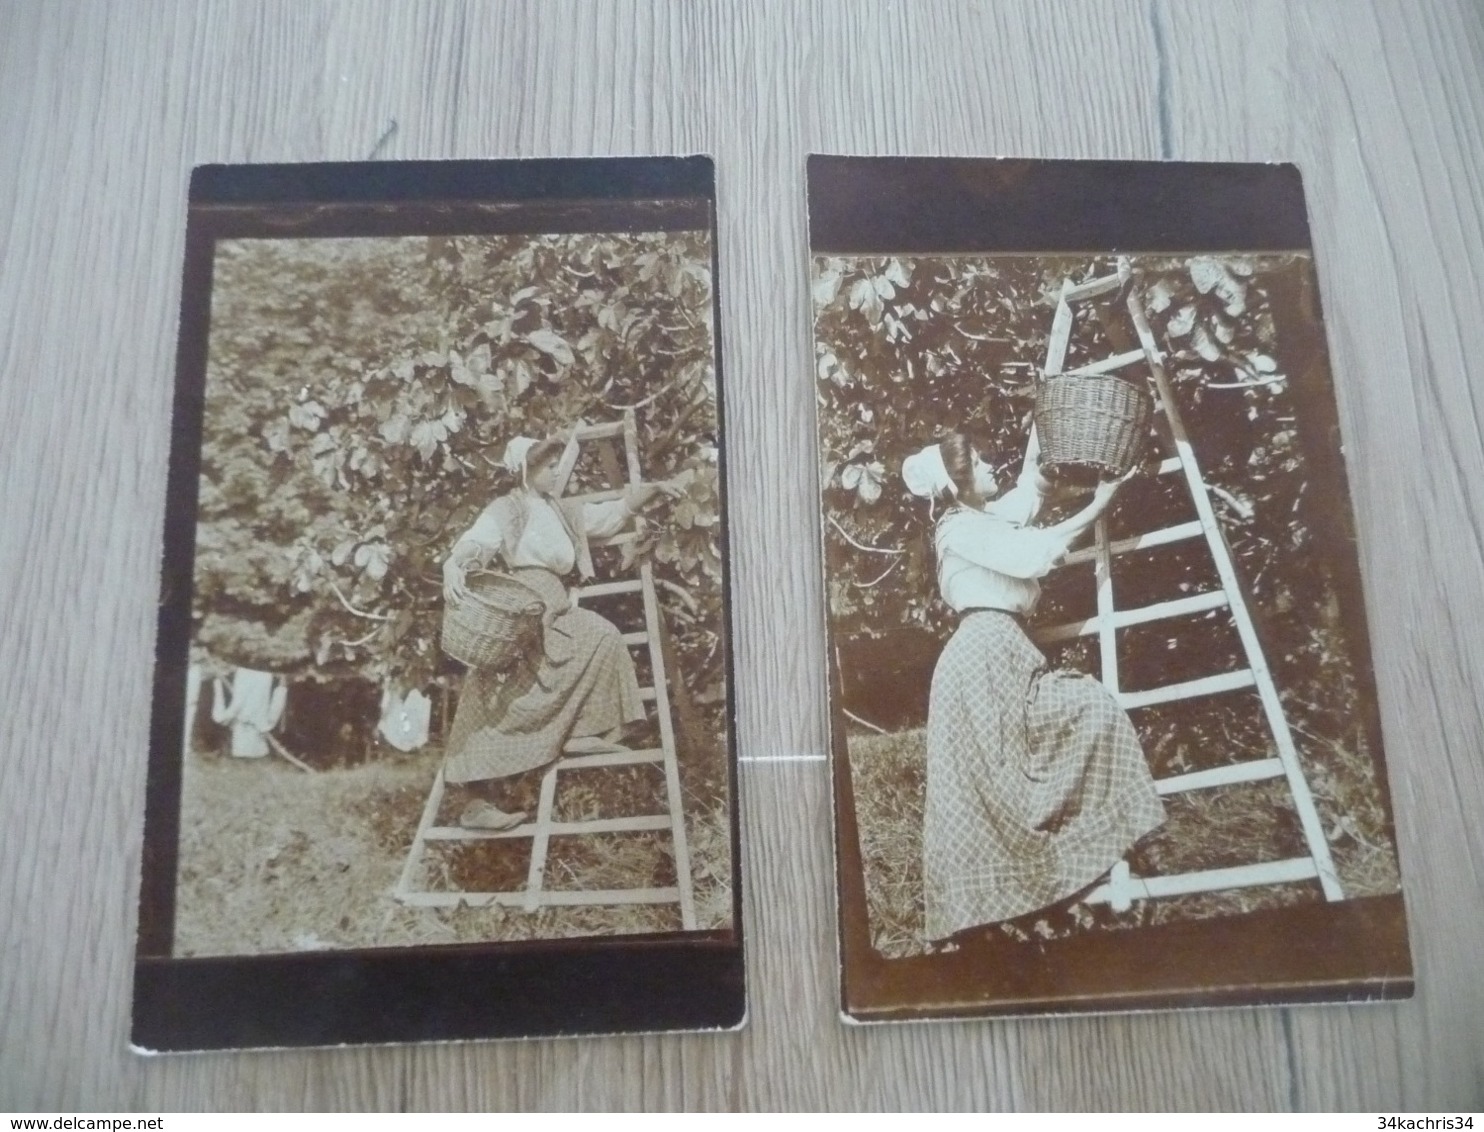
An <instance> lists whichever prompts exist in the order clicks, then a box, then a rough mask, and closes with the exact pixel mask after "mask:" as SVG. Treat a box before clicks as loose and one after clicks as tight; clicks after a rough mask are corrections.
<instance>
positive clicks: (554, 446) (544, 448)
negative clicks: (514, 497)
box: [526, 436, 567, 472]
mask: <svg viewBox="0 0 1484 1132" xmlns="http://www.w3.org/2000/svg"><path fill="white" fill-rule="evenodd" d="M566 447H567V442H566V441H565V440H558V439H557V438H556V437H554V436H549V437H547V438H546V439H545V440H541V441H537V442H536V443H535V444H533V445H531V450H530V451H529V452H527V453H526V471H528V472H530V471H534V470H535V469H536V468H539V467H541V465H542V464H549V463H551V461H553V460H555V459H556V458H557V457H558V456H560V455H561V454H562V450H563V449H564V448H566Z"/></svg>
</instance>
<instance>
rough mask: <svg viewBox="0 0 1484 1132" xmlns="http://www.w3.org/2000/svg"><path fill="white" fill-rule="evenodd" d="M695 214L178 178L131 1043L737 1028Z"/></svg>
mask: <svg viewBox="0 0 1484 1132" xmlns="http://www.w3.org/2000/svg"><path fill="white" fill-rule="evenodd" d="M714 201H715V195H714V177H713V170H712V165H711V162H710V160H709V159H707V158H701V157H694V158H643V159H604V160H543V161H486V162H409V163H379V164H371V163H366V164H341V165H302V166H295V165H279V166H210V167H204V168H201V169H197V170H196V171H195V174H194V175H193V177H192V179H191V190H190V205H189V214H188V221H187V231H186V263H185V273H184V284H183V293H182V303H181V323H180V347H179V356H178V362H177V378H176V380H177V385H176V400H175V420H174V447H173V451H172V453H171V468H170V481H169V499H168V504H167V518H166V535H165V554H164V570H163V580H162V596H161V608H160V623H159V643H158V662H157V671H156V679H155V693H154V720H153V730H152V739H151V744H152V745H151V751H150V765H149V788H148V807H147V815H146V828H145V857H144V878H143V888H142V894H141V900H140V923H139V945H138V958H137V963H136V972H135V1000H134V1030H133V1042H134V1044H135V1045H136V1046H137V1047H139V1048H141V1049H144V1050H184V1049H209V1048H238V1047H246V1046H292V1045H326V1044H340V1043H349V1042H397V1041H413V1040H436V1039H462V1038H483V1037H507V1036H535V1035H544V1034H594V1033H608V1032H633V1031H652V1030H673V1029H715V1028H730V1027H736V1026H738V1025H740V1024H741V1023H742V1021H743V1019H744V1017H745V997H744V994H745V992H744V983H743V967H742V938H741V916H740V882H739V877H738V872H737V870H738V854H737V826H736V794H735V765H736V752H735V746H734V744H735V740H734V732H733V711H732V682H731V652H730V647H729V644H728V602H727V585H728V582H727V548H726V529H727V516H726V493H725V475H724V470H725V452H726V442H725V437H724V432H723V414H722V384H721V373H720V368H719V358H718V336H717V313H716V312H717V309H718V306H717V299H716V241H715V208H714Z"/></svg>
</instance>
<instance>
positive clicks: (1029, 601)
mask: <svg viewBox="0 0 1484 1132" xmlns="http://www.w3.org/2000/svg"><path fill="white" fill-rule="evenodd" d="M902 475H903V478H904V480H905V481H906V483H907V486H908V488H909V490H911V491H912V492H913V493H914V494H916V495H919V496H922V497H924V498H928V499H933V500H935V501H937V502H941V503H944V504H946V505H947V509H946V511H945V512H944V514H943V515H942V517H941V518H940V519H939V520H938V524H937V530H936V532H935V539H934V541H935V545H936V549H937V562H938V587H939V591H940V593H941V594H942V597H943V600H944V601H945V602H946V603H947V604H948V605H949V606H950V607H951V608H952V609H953V610H954V611H955V612H956V613H958V614H959V616H960V621H959V626H958V629H957V631H956V632H955V633H954V634H953V637H952V638H951V639H950V640H949V642H948V644H947V645H946V646H944V649H943V653H942V655H941V656H940V657H939V658H938V663H937V666H936V668H935V669H934V671H933V682H932V692H931V698H930V700H929V704H928V734H927V804H926V809H925V811H924V816H923V892H924V907H925V913H926V925H925V926H926V934H927V937H928V938H929V939H935V940H937V939H944V938H946V937H948V936H950V935H953V934H954V933H955V932H960V931H964V930H966V929H969V928H973V927H976V926H978V925H981V924H988V923H995V922H998V921H1001V920H1007V919H1011V918H1013V917H1016V916H1021V915H1024V914H1026V913H1029V912H1034V911H1037V910H1039V909H1042V908H1045V907H1047V906H1049V905H1052V904H1055V903H1057V902H1059V901H1061V900H1064V899H1066V898H1067V897H1069V896H1072V895H1074V894H1075V893H1077V892H1079V891H1081V890H1082V889H1084V888H1086V887H1087V886H1088V885H1090V884H1092V883H1093V882H1094V881H1096V880H1097V879H1098V878H1099V877H1101V876H1102V875H1103V874H1104V873H1106V872H1107V871H1108V870H1109V869H1110V868H1112V867H1113V865H1115V864H1116V863H1117V862H1118V861H1119V860H1120V859H1121V858H1122V857H1123V855H1124V854H1125V853H1126V852H1127V851H1128V850H1129V849H1130V848H1131V847H1132V846H1133V844H1134V843H1135V842H1136V841H1138V839H1139V838H1140V837H1142V836H1144V835H1145V834H1147V833H1148V832H1150V831H1151V830H1152V829H1154V828H1156V827H1157V826H1158V825H1159V824H1160V823H1161V822H1162V821H1163V820H1164V807H1163V804H1162V803H1161V802H1160V800H1159V796H1158V795H1157V794H1156V793H1155V789H1154V782H1153V779H1152V777H1151V776H1150V773H1149V768H1148V765H1147V764H1146V762H1145V760H1144V755H1143V752H1142V750H1141V749H1140V746H1139V740H1138V736H1137V735H1136V734H1135V732H1134V729H1133V725H1132V724H1131V723H1130V722H1129V719H1128V716H1127V715H1126V714H1125V713H1124V711H1123V709H1122V708H1121V707H1119V705H1118V703H1117V701H1116V700H1115V699H1114V698H1113V695H1112V694H1111V693H1110V692H1109V691H1108V690H1107V688H1105V687H1104V686H1103V685H1102V684H1101V683H1100V682H1099V681H1097V680H1095V679H1093V678H1092V677H1091V676H1088V675H1085V674H1081V673H1073V672H1065V671H1053V670H1050V669H1048V667H1047V664H1046V659H1045V657H1044V656H1042V654H1041V652H1040V650H1039V649H1037V648H1036V646H1035V645H1034V644H1033V643H1032V642H1031V639H1030V638H1029V637H1028V636H1027V635H1026V632H1025V628H1024V622H1023V619H1024V618H1025V617H1026V616H1027V615H1029V614H1030V613H1031V612H1033V611H1034V610H1035V607H1036V602H1037V600H1038V599H1039V597H1040V593H1041V588H1040V584H1039V581H1038V579H1040V578H1041V577H1043V576H1044V575H1045V574H1046V573H1048V572H1049V571H1050V570H1051V568H1052V567H1053V566H1054V565H1056V563H1057V562H1058V561H1060V559H1061V558H1062V556H1063V555H1064V554H1065V553H1066V551H1067V548H1068V547H1069V545H1070V544H1071V543H1072V541H1073V540H1074V539H1076V538H1077V536H1078V535H1080V534H1082V533H1083V532H1084V531H1085V530H1086V529H1087V528H1088V527H1089V526H1090V525H1091V524H1092V523H1093V522H1094V521H1095V520H1096V519H1097V518H1098V516H1099V515H1101V514H1102V513H1103V511H1104V510H1105V509H1106V508H1107V506H1108V504H1109V503H1110V502H1111V501H1112V499H1113V495H1114V493H1115V492H1116V491H1117V489H1118V484H1117V483H1115V482H1104V483H1100V484H1099V485H1098V486H1097V488H1096V489H1095V490H1094V492H1093V496H1092V500H1091V502H1090V503H1089V504H1088V505H1087V506H1086V507H1085V508H1083V510H1081V511H1080V512H1078V513H1077V514H1075V515H1073V516H1072V517H1071V518H1069V519H1067V520H1065V521H1064V522H1061V523H1057V524H1056V525H1054V526H1050V527H1035V526H1032V525H1031V523H1032V521H1033V520H1034V519H1035V517H1036V515H1037V513H1038V512H1039V511H1040V508H1041V504H1042V501H1043V498H1044V495H1045V492H1046V488H1047V484H1046V480H1045V479H1044V478H1043V476H1042V475H1041V470H1040V466H1039V463H1038V453H1037V449H1036V443H1035V439H1034V436H1032V439H1031V442H1030V444H1029V446H1028V448H1027V452H1026V459H1025V464H1024V466H1023V468H1022V471H1021V474H1020V478H1019V480H1018V482H1017V483H1016V485H1015V487H1014V488H1012V489H1011V490H1010V491H1008V492H1006V493H1005V494H1004V495H1003V496H999V497H998V498H996V496H997V495H998V491H997V487H998V485H997V484H996V483H995V479H994V475H993V473H992V471H991V470H990V469H989V467H988V466H987V465H985V464H984V463H983V462H982V461H981V460H980V459H979V458H978V456H977V455H976V454H975V453H974V451H973V450H972V448H971V447H970V445H969V443H968V441H967V440H966V439H965V438H964V437H963V436H961V435H959V434H956V433H955V434H951V435H949V436H947V437H945V438H944V439H943V440H942V441H941V442H939V443H938V444H935V445H930V446H928V447H927V448H924V449H923V450H922V451H920V452H918V453H916V454H915V455H913V456H911V457H909V458H908V459H907V460H906V461H905V462H904V464H903V466H902Z"/></svg>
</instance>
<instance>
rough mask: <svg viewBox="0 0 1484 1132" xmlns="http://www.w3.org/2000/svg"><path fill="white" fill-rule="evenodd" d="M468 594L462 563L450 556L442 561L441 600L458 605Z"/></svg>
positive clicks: (467, 584)
mask: <svg viewBox="0 0 1484 1132" xmlns="http://www.w3.org/2000/svg"><path fill="white" fill-rule="evenodd" d="M468 596H469V583H468V580H467V576H466V570H465V567H464V565H463V564H462V563H460V562H455V561H454V560H453V559H452V558H450V559H448V561H446V562H444V563H443V600H445V601H447V602H449V603H450V604H452V605H458V604H459V603H460V602H462V601H463V600H464V599H465V598H467V597H468Z"/></svg>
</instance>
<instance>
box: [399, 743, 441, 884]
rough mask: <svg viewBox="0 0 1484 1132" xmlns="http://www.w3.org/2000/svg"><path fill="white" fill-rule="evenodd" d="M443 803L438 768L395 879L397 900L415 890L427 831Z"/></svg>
mask: <svg viewBox="0 0 1484 1132" xmlns="http://www.w3.org/2000/svg"><path fill="white" fill-rule="evenodd" d="M442 803H443V768H442V767H441V766H440V767H439V768H438V773H437V774H436V775H434V776H433V789H432V790H430V791H429V792H428V800H427V801H426V802H424V803H423V812H422V816H421V817H420V818H419V819H418V823H417V832H416V833H414V834H413V835H412V845H411V847H410V848H409V849H408V850H407V859H406V860H405V861H403V862H402V872H401V874H400V875H399V876H398V877H397V887H396V888H395V889H393V894H394V895H395V896H396V898H397V899H398V900H403V901H405V900H406V898H407V897H408V896H410V895H411V894H412V893H414V892H415V891H416V890H415V889H414V888H413V887H412V880H413V877H414V876H415V875H416V873H417V867H418V865H420V864H421V863H422V859H423V849H424V847H425V846H426V844H427V836H428V830H429V829H431V828H432V827H433V822H434V821H436V820H437V818H438V807H439V806H440V805H441V804H442Z"/></svg>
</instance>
